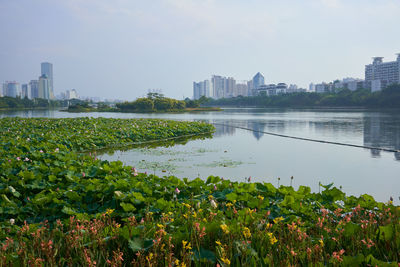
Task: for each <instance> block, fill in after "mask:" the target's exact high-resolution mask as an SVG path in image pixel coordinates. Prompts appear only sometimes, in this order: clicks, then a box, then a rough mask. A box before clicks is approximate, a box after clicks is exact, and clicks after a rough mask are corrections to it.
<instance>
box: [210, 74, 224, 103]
mask: <svg viewBox="0 0 400 267" xmlns="http://www.w3.org/2000/svg"><path fill="white" fill-rule="evenodd" d="M211 87H212V97H213V98H215V99H219V98H223V97H224V91H225V77H222V76H219V75H213V76H212V77H211Z"/></svg>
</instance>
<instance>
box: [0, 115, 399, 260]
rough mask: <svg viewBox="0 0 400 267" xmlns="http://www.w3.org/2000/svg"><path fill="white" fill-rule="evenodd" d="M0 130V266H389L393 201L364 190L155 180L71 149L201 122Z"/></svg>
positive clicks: (55, 123)
mask: <svg viewBox="0 0 400 267" xmlns="http://www.w3.org/2000/svg"><path fill="white" fill-rule="evenodd" d="M0 130H1V132H2V135H1V136H0V143H1V146H0V198H1V201H0V224H1V230H0V266H10V265H13V266H28V265H30V266H65V265H68V266H74V265H84V266H104V265H105V266H122V265H133V266H200V265H201V266H215V265H216V264H219V265H220V266H288V265H292V266H293V265H295V266H296V265H297V266H321V265H329V266H335V265H344V266H360V265H361V266H362V265H364V266H366V265H367V264H369V265H373V266H375V265H379V266H398V265H397V264H398V262H400V249H399V248H400V229H399V227H400V220H399V218H400V209H399V207H397V206H394V205H393V204H392V203H387V204H384V203H378V202H376V201H375V200H374V199H373V198H372V197H371V196H369V195H362V196H360V197H358V198H357V197H353V196H345V194H344V193H343V192H341V191H340V190H339V189H337V188H335V187H333V186H332V185H327V186H323V189H324V190H323V191H322V192H321V193H311V191H310V188H308V187H305V186H300V187H299V189H298V190H297V191H296V190H294V189H293V188H292V187H288V186H280V187H279V188H275V187H274V186H272V185H271V184H269V183H250V182H248V183H238V182H231V181H229V180H223V179H220V178H218V177H213V176H210V177H209V178H208V179H207V181H203V180H200V179H195V180H191V181H190V180H188V179H178V178H176V177H174V176H169V177H162V178H161V177H157V176H154V175H148V174H146V173H138V172H137V171H136V169H135V168H134V167H130V166H124V165H123V164H122V162H119V161H116V162H108V161H102V160H99V159H97V158H96V156H95V154H92V153H90V154H85V153H78V152H79V151H85V150H90V149H95V148H104V147H110V146H113V145H116V144H129V143H132V142H138V141H142V142H144V141H150V140H156V139H163V138H168V137H176V136H184V135H190V134H198V133H205V132H210V131H213V127H212V126H211V125H208V124H205V123H199V122H174V121H164V120H122V119H103V118H100V119H92V118H79V119H20V118H5V119H0ZM249 180H250V179H249Z"/></svg>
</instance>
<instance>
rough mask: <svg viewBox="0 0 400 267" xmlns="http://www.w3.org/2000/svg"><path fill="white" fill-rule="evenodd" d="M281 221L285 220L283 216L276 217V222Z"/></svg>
mask: <svg viewBox="0 0 400 267" xmlns="http://www.w3.org/2000/svg"><path fill="white" fill-rule="evenodd" d="M280 221H283V217H277V218H275V219H274V223H279V222H280Z"/></svg>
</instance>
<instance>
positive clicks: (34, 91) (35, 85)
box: [29, 80, 39, 99]
mask: <svg viewBox="0 0 400 267" xmlns="http://www.w3.org/2000/svg"><path fill="white" fill-rule="evenodd" d="M29 86H30V87H31V98H32V99H34V98H39V81H38V80H31V81H30V82H29Z"/></svg>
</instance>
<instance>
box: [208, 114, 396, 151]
mask: <svg viewBox="0 0 400 267" xmlns="http://www.w3.org/2000/svg"><path fill="white" fill-rule="evenodd" d="M211 124H213V125H220V126H226V127H232V128H237V129H242V130H247V131H251V132H256V133H263V134H267V135H273V136H278V137H284V138H291V139H296V140H303V141H309V142H316V143H324V144H331V145H339V146H349V147H357V148H366V149H371V150H380V151H385V152H395V153H398V152H400V150H396V149H390V148H382V147H372V146H361V145H354V144H347V143H340V142H332V141H325V140H318V139H312V138H304V137H298V136H291V135H285V134H278V133H272V132H265V131H258V130H254V129H250V128H246V127H241V126H233V125H228V124H222V123H214V122H212V123H211Z"/></svg>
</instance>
